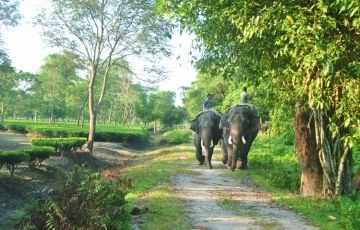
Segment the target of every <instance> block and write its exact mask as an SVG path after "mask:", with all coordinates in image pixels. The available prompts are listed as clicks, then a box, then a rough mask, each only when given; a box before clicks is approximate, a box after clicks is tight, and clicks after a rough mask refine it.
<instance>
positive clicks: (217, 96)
mask: <svg viewBox="0 0 360 230" xmlns="http://www.w3.org/2000/svg"><path fill="white" fill-rule="evenodd" d="M196 79H197V80H196V82H194V83H193V84H192V85H191V86H190V87H189V88H187V89H186V91H185V94H184V99H183V103H184V106H185V108H186V110H187V113H188V114H189V116H190V118H195V117H196V115H197V114H198V113H199V112H200V111H202V106H203V102H204V100H205V98H206V95H207V94H208V93H211V94H212V95H213V97H212V99H211V102H212V103H211V106H212V108H213V109H215V110H217V111H219V112H220V111H221V109H223V108H222V107H221V105H222V103H223V101H224V98H225V96H226V95H227V93H228V91H229V93H231V90H230V89H229V87H228V85H227V84H230V83H229V82H226V81H225V80H224V79H223V78H221V77H214V76H212V75H210V74H199V75H197V76H196ZM239 95H240V94H239ZM239 95H238V96H239Z"/></svg>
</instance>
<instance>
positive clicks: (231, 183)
mask: <svg viewBox="0 0 360 230" xmlns="http://www.w3.org/2000/svg"><path fill="white" fill-rule="evenodd" d="M189 170H190V171H193V172H195V173H194V174H191V175H177V176H176V177H174V178H173V182H174V184H175V185H176V186H175V195H176V196H177V197H178V198H179V199H182V200H183V201H184V202H186V209H187V214H188V216H189V218H190V220H191V224H192V226H193V227H192V229H198V230H200V229H201V230H207V229H212V230H215V229H232V230H233V229H234V230H235V229H242V230H244V229H249V230H250V229H251V230H256V229H274V230H275V229H276V230H282V229H284V230H285V229H289V230H290V229H294V230H301V229H303V230H312V229H318V228H315V227H313V226H311V225H310V224H309V223H308V222H307V221H305V220H304V218H303V217H302V216H300V215H298V214H296V213H295V212H293V211H291V210H288V209H285V208H283V207H281V206H280V205H278V204H276V203H274V202H273V201H272V199H271V197H270V196H269V195H268V194H266V193H264V192H262V191H261V190H260V189H259V188H257V186H255V185H254V183H253V182H252V181H251V180H250V179H246V180H243V181H239V180H235V179H232V178H231V177H230V175H229V174H230V173H245V172H231V171H230V170H228V169H227V168H226V167H225V166H224V165H223V164H222V163H221V162H220V161H218V160H215V161H214V160H213V169H212V170H209V169H205V168H204V167H203V166H198V165H191V166H189ZM224 200H225V201H226V200H227V201H230V202H232V205H235V206H236V207H237V208H236V209H234V210H233V211H229V209H225V208H224V207H223V205H221V203H222V202H224ZM235 210H236V211H235Z"/></svg>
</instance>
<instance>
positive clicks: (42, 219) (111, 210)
mask: <svg viewBox="0 0 360 230" xmlns="http://www.w3.org/2000/svg"><path fill="white" fill-rule="evenodd" d="M129 184H130V182H129V181H127V180H123V179H119V178H114V177H112V178H102V177H101V176H100V174H98V173H90V172H89V171H87V170H86V169H84V168H82V167H80V166H75V168H74V170H73V171H72V172H70V173H68V174H66V177H65V178H64V180H62V184H61V185H60V188H59V189H56V190H55V191H54V192H53V193H51V194H50V195H49V196H48V197H47V198H45V199H41V200H38V201H36V202H35V203H34V204H33V205H32V206H31V207H29V208H28V210H26V213H25V215H24V216H23V218H22V219H21V221H20V222H19V223H18V224H17V226H16V229H123V228H122V226H121V225H122V223H123V222H124V219H125V217H126V212H125V205H126V201H125V195H126V194H127V190H128V189H129V186H130V185H129Z"/></svg>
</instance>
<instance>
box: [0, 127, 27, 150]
mask: <svg viewBox="0 0 360 230" xmlns="http://www.w3.org/2000/svg"><path fill="white" fill-rule="evenodd" d="M28 145H30V139H29V138H28V137H27V136H25V135H24V134H18V133H12V132H5V131H0V149H1V150H12V149H17V148H20V147H24V146H28Z"/></svg>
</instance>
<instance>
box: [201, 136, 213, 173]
mask: <svg viewBox="0 0 360 230" xmlns="http://www.w3.org/2000/svg"><path fill="white" fill-rule="evenodd" d="M212 136H213V135H212V134H211V133H210V132H209V133H206V134H203V135H202V138H201V147H202V149H203V152H204V155H205V161H206V164H207V166H208V168H210V169H211V168H212V165H211V158H212V154H213V150H214V147H215V145H214V140H213V138H212Z"/></svg>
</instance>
